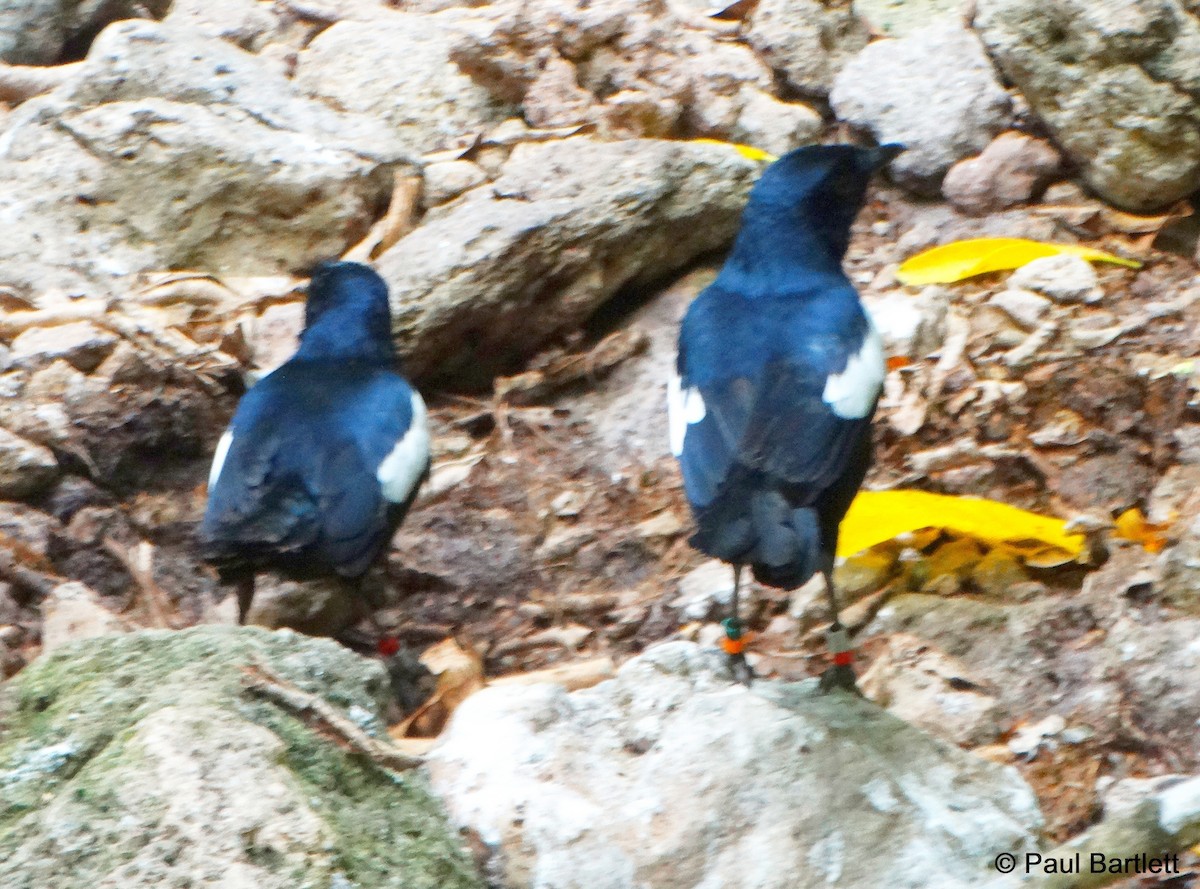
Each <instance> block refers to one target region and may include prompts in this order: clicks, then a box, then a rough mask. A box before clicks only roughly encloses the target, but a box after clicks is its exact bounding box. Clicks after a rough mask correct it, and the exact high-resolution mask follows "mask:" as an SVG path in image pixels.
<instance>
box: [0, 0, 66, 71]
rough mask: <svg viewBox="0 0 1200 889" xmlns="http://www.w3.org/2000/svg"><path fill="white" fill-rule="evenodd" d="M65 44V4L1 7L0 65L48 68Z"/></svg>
mask: <svg viewBox="0 0 1200 889" xmlns="http://www.w3.org/2000/svg"><path fill="white" fill-rule="evenodd" d="M64 40H65V34H64V25H63V16H62V0H5V2H4V3H2V4H0V61H5V62H8V63H9V64H12V65H48V64H50V63H51V62H53V61H55V60H56V59H57V58H58V56H59V54H60V53H61V52H62V47H63V41H64Z"/></svg>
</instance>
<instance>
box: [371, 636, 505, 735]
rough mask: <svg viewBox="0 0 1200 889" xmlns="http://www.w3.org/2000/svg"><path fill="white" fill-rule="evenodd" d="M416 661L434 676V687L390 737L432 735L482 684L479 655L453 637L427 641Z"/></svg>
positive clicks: (481, 661)
mask: <svg viewBox="0 0 1200 889" xmlns="http://www.w3.org/2000/svg"><path fill="white" fill-rule="evenodd" d="M420 661H421V663H422V664H424V665H425V667H426V669H428V670H429V672H430V673H432V674H433V675H434V676H436V677H437V687H436V688H435V689H434V692H433V694H432V695H431V696H430V697H429V700H427V701H426V702H425V703H424V704H422V705H421V706H420V707H418V708H417V709H416V710H415V711H413V712H412V713H411V714H409V716H408V717H407V718H406V719H404V720H402V721H401V722H400V723H399V724H398V725H397V726H395V727H394V728H393V729H392V734H393V737H407V736H418V737H434V736H436V735H437V734H438V733H440V732H441V730H442V728H444V727H445V725H446V721H447V720H448V719H449V718H450V716H451V714H453V713H454V711H455V709H457V707H458V705H459V704H461V703H462V702H463V701H465V700H466V699H467V698H468V697H470V696H471V695H473V694H474V693H475V692H477V691H479V689H481V688H483V684H484V683H483V658H481V657H480V656H479V655H478V654H477V653H475V652H474V651H470V650H468V649H466V648H464V647H463V646H461V645H459V644H458V641H457V640H455V639H453V638H448V639H443V640H442V641H441V642H439V643H437V644H436V645H431V646H430V647H429V648H427V649H426V650H425V652H424V653H423V654H422V655H421V657H420Z"/></svg>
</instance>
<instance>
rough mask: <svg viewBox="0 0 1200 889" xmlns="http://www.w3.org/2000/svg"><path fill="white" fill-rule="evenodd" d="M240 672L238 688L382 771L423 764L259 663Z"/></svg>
mask: <svg viewBox="0 0 1200 889" xmlns="http://www.w3.org/2000/svg"><path fill="white" fill-rule="evenodd" d="M242 672H243V674H244V675H243V676H242V687H243V688H245V689H246V690H247V691H249V692H251V693H253V694H256V695H259V696H261V697H263V698H266V699H267V700H269V701H272V702H274V703H276V704H279V705H280V706H281V707H283V708H284V709H286V710H290V711H291V712H293V713H295V714H297V715H298V716H302V717H306V721H307V722H309V723H310V724H311V723H313V722H316V723H317V724H318V725H319V726H320V727H321V728H323V729H325V730H326V731H327V732H329V733H330V734H332V735H334V736H335V737H336V738H337V739H338V740H340V741H342V742H343V744H345V746H347V747H349V748H350V749H351V750H353V751H354V752H355V753H360V754H362V755H363V756H365V757H367V759H369V760H371V762H373V763H375V764H376V765H378V766H380V767H382V768H385V769H388V770H389V771H393V772H405V771H408V770H409V769H413V768H416V767H417V766H419V765H421V764H422V763H423V762H424V760H423V759H422V758H421V757H419V756H410V755H409V754H407V753H405V752H404V751H402V750H398V749H397V748H396V747H395V746H394V745H392V744H388V743H385V742H383V741H380V740H379V739H378V738H373V737H371V736H370V735H368V734H367V733H366V732H365V731H363V730H362V729H361V728H359V727H358V726H357V725H355V724H354V723H353V722H351V721H350V720H349V719H347V718H346V717H345V716H343V715H342V714H341V713H339V712H338V711H337V709H336V708H335V707H333V705H331V704H330V703H329V702H328V701H326V700H325V699H324V698H322V697H320V696H319V695H314V694H312V693H310V692H306V691H304V690H303V689H301V688H298V687H296V686H295V685H293V684H292V683H290V682H288V681H287V680H286V679H284V678H283V677H282V676H280V675H279V674H277V673H275V672H274V671H273V670H271V669H270V668H269V667H267V666H265V665H263V664H261V663H254V664H250V665H248V666H246V667H244V668H243V669H242Z"/></svg>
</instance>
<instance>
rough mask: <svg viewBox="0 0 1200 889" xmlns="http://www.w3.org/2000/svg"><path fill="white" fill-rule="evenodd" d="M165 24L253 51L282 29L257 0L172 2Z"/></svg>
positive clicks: (268, 8)
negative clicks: (187, 29) (177, 26)
mask: <svg viewBox="0 0 1200 889" xmlns="http://www.w3.org/2000/svg"><path fill="white" fill-rule="evenodd" d="M165 20H166V21H167V22H169V23H170V24H173V25H180V26H182V27H185V28H190V29H192V30H193V31H196V32H197V33H200V34H203V35H205V36H206V37H220V38H221V39H222V40H228V41H229V42H230V43H236V44H237V45H238V46H240V47H241V48H242V49H247V50H251V51H257V50H259V49H261V48H262V46H263V44H264V43H265V42H266V41H267V40H268V39H270V37H272V36H273V35H274V34H276V33H277V32H278V31H279V30H280V27H281V23H280V21H279V19H277V18H276V16H275V14H274V13H273V12H272V10H271V7H270V6H268V5H267V4H264V3H259V2H258V0H173V2H172V3H171V11H170V12H169V13H168V14H167V17H166V19H165Z"/></svg>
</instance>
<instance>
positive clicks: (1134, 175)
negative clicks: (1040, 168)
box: [974, 0, 1200, 211]
mask: <svg viewBox="0 0 1200 889" xmlns="http://www.w3.org/2000/svg"><path fill="white" fill-rule="evenodd" d="M1189 10H1190V11H1189ZM974 24H975V28H976V30H977V31H978V32H979V34H980V36H981V37H982V38H983V40H984V42H985V43H986V44H987V46H988V49H989V51H990V53H991V55H992V57H993V58H994V59H995V60H996V62H997V63H998V64H999V65H1000V67H1001V68H1002V69H1003V71H1004V73H1005V75H1006V76H1007V77H1008V78H1009V79H1010V80H1011V81H1012V82H1013V83H1014V84H1015V85H1016V86H1017V88H1018V89H1020V91H1021V93H1022V94H1023V95H1024V97H1025V98H1026V99H1027V100H1028V101H1029V104H1030V106H1031V107H1032V109H1033V111H1034V113H1036V114H1037V115H1038V116H1039V117H1040V118H1041V119H1042V120H1043V121H1045V123H1046V124H1047V126H1048V127H1049V128H1050V130H1051V131H1052V132H1053V134H1054V138H1055V142H1056V143H1057V144H1058V145H1060V146H1061V147H1062V148H1063V149H1064V150H1065V151H1066V153H1067V155H1068V156H1069V157H1070V158H1071V160H1073V161H1074V162H1075V163H1077V164H1078V165H1079V167H1080V172H1081V174H1082V176H1083V178H1084V180H1085V181H1086V182H1087V183H1088V185H1089V186H1091V187H1092V188H1093V189H1095V190H1096V191H1097V192H1098V193H1099V194H1100V195H1101V196H1102V197H1104V198H1105V199H1106V200H1108V201H1111V202H1113V203H1115V204H1117V205H1119V206H1122V207H1126V208H1128V209H1131V210H1143V211H1144V210H1149V209H1152V208H1156V207H1161V206H1164V205H1166V204H1168V203H1170V202H1172V201H1175V200H1178V199H1179V198H1182V197H1184V196H1186V195H1188V194H1190V193H1191V192H1193V191H1195V190H1196V189H1197V188H1198V187H1200V16H1198V15H1197V10H1196V9H1195V7H1194V6H1191V7H1186V8H1185V5H1184V4H1181V3H1180V2H1178V0H1156V2H1152V3H1147V2H1142V0H1106V2H1104V3H1094V2H1090V0H979V2H978V3H977V4H976V13H975V19H974Z"/></svg>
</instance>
